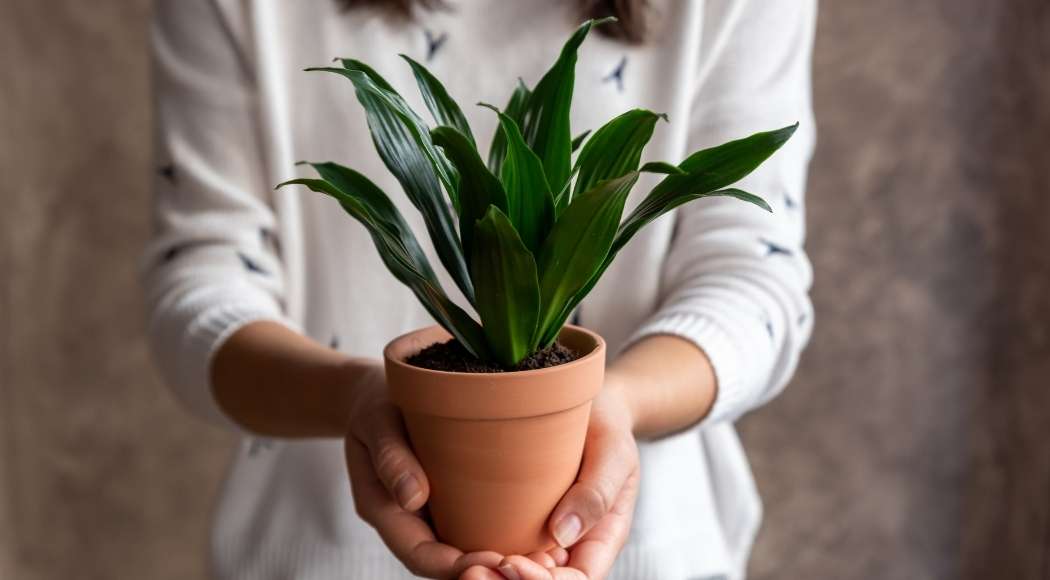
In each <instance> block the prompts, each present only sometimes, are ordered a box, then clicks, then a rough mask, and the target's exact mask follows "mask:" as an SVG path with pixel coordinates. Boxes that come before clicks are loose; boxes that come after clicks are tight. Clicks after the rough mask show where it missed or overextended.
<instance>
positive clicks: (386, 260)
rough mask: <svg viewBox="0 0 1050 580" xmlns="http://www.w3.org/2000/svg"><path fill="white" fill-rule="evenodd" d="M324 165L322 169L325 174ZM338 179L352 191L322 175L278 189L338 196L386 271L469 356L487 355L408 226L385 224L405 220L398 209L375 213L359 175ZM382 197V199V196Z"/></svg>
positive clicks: (472, 325)
mask: <svg viewBox="0 0 1050 580" xmlns="http://www.w3.org/2000/svg"><path fill="white" fill-rule="evenodd" d="M329 169H330V168H326V169H325V170H326V172H328V171H329ZM358 176H359V177H358ZM361 180H364V181H361ZM337 182H338V183H339V184H340V185H342V186H345V187H349V188H351V189H345V190H344V189H343V188H342V187H339V186H337V185H336V184H335V183H331V182H328V181H325V180H323V179H293V180H290V181H286V182H284V183H281V184H279V185H278V186H277V187H284V186H286V185H304V186H306V187H308V188H310V189H311V190H313V191H316V192H318V193H324V194H326V195H329V196H331V197H334V198H335V199H337V200H338V201H339V204H340V205H341V206H342V207H343V209H344V210H345V211H346V212H347V213H348V214H350V216H352V217H353V218H354V219H356V220H357V221H358V222H360V223H361V224H362V225H363V226H365V228H366V229H367V230H368V233H369V235H370V236H371V238H372V242H373V243H374V244H375V246H376V250H377V251H378V252H379V256H380V258H381V259H382V260H383V264H384V265H386V267H387V269H388V270H389V271H390V273H391V274H393V275H394V277H395V278H397V279H398V280H400V281H401V283H403V284H405V285H406V286H408V287H409V288H410V289H411V290H412V292H413V293H414V294H415V295H416V298H418V299H419V301H420V303H421V304H422V305H423V307H424V308H426V310H427V312H429V313H430V315H431V316H433V317H434V319H435V320H436V321H437V322H438V323H439V324H441V326H443V327H444V328H445V329H446V330H448V332H449V333H450V334H452V336H454V337H455V338H456V339H457V340H458V341H459V342H460V343H461V344H462V345H463V347H464V348H466V349H467V350H468V351H469V352H470V353H471V354H473V355H474V356H477V357H479V358H487V357H488V354H489V352H488V346H487V344H486V342H485V336H484V331H483V330H482V328H481V326H480V325H479V324H478V323H477V322H476V321H475V320H474V319H473V318H471V317H470V315H469V314H467V313H466V312H465V311H464V310H463V309H462V308H460V307H459V306H457V305H456V304H455V303H454V302H452V301H451V300H450V299H449V298H448V296H447V295H446V294H445V292H444V290H443V289H442V288H441V284H440V283H439V282H438V280H437V278H436V277H435V276H434V272H433V270H432V269H431V268H430V265H429V264H428V263H427V262H426V257H425V256H423V255H422V252H418V249H419V243H418V242H417V241H416V239H415V236H413V235H412V232H411V230H408V229H407V226H406V228H405V231H404V232H402V231H400V229H399V228H396V227H395V228H391V227H390V226H391V223H401V224H403V223H404V220H403V218H401V216H400V214H399V213H398V212H397V209H396V208H393V207H392V204H391V206H390V208H389V209H391V210H392V211H393V213H394V217H391V216H381V215H377V213H376V211H375V209H376V208H375V207H374V206H375V205H376V204H375V203H374V202H375V199H376V196H375V193H376V192H379V193H380V194H382V191H381V190H379V188H377V187H375V185H374V184H371V182H368V181H367V179H366V178H364V176H361V175H360V174H357V176H349V177H348V176H347V175H345V174H344V175H341V176H338V179H337ZM366 182H367V183H366ZM366 190H372V191H366ZM382 196H383V197H384V198H385V197H386V195H385V194H382ZM387 201H389V200H387ZM378 205H380V206H382V205H384V204H382V203H380V204H378ZM393 230H398V231H396V232H395V231H393ZM417 252H418V254H417Z"/></svg>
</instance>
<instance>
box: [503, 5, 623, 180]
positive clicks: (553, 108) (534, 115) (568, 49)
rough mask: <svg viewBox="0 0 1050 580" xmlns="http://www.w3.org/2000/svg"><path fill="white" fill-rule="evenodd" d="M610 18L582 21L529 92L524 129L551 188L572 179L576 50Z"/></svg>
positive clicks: (524, 133) (522, 129)
mask: <svg viewBox="0 0 1050 580" xmlns="http://www.w3.org/2000/svg"><path fill="white" fill-rule="evenodd" d="M606 21H608V19H603V20H600V21H594V20H588V21H587V22H584V23H583V24H582V25H580V27H579V28H577V29H576V32H575V33H573V35H572V36H571V37H569V40H568V41H567V42H566V43H565V46H564V47H562V50H561V54H560V55H559V56H558V59H557V60H556V61H555V62H554V65H553V66H551V68H550V70H548V71H547V73H546V74H545V75H543V78H542V79H540V82H539V83H537V84H536V88H535V89H534V90H533V91H532V94H531V95H530V96H529V99H528V102H527V103H526V105H525V116H524V120H523V122H522V123H521V131H522V134H523V135H524V136H525V142H526V143H528V144H529V146H530V147H531V148H532V150H533V151H535V152H536V155H537V156H539V158H540V159H541V160H542V161H543V170H544V172H546V174H547V182H548V183H549V184H550V186H551V190H552V191H561V189H562V186H563V185H564V184H565V182H566V181H568V179H569V171H570V165H571V163H570V158H571V155H572V135H571V133H570V131H569V108H570V106H571V105H572V91H573V85H574V83H575V79H576V51H577V50H578V49H579V47H580V44H582V43H583V40H584V39H585V38H586V37H587V33H588V32H590V30H591V27H592V26H594V25H595V24H602V23H604V22H606Z"/></svg>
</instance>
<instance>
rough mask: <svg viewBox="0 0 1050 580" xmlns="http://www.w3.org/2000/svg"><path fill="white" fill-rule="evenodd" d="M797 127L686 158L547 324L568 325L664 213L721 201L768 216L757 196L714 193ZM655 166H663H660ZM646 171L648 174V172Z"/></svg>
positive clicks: (746, 171)
mask: <svg viewBox="0 0 1050 580" xmlns="http://www.w3.org/2000/svg"><path fill="white" fill-rule="evenodd" d="M797 127H798V124H797V123H796V124H795V125H792V126H789V127H785V128H783V129H779V130H777V131H768V132H764V133H757V134H755V135H752V136H751V137H747V138H745V139H740V140H737V141H731V142H729V143H725V144H723V145H720V146H718V147H712V148H710V149H705V150H703V151H698V152H696V153H694V154H693V155H690V156H689V157H688V158H687V159H686V161H684V162H682V164H681V165H679V168H680V169H681V170H682V171H689V173H687V174H685V175H681V174H672V175H668V177H666V178H665V179H664V180H663V181H661V182H660V184H659V185H657V186H656V187H655V188H653V191H651V192H650V193H649V195H648V196H647V197H646V198H645V199H644V200H643V201H642V203H641V204H640V205H639V206H638V207H637V208H635V210H634V211H633V212H631V215H629V216H628V217H627V219H625V220H624V222H623V223H622V224H620V227H619V229H618V230H617V232H616V238H615V240H614V241H613V245H612V248H610V250H609V253H608V255H607V256H606V257H605V260H604V261H603V263H602V265H601V267H600V268H599V269H598V270H597V271H596V272H595V273H594V276H593V277H592V278H591V280H589V281H588V282H587V283H586V284H585V285H584V286H583V287H582V288H581V289H580V290H579V291H577V293H576V295H575V296H573V297H572V298H571V299H570V300H568V301H567V302H566V304H565V306H564V308H563V310H562V312H561V314H559V315H558V316H557V317H555V319H554V320H555V321H554V322H552V323H551V324H552V325H558V327H559V328H560V325H561V324H564V321H565V320H566V319H568V317H569V315H570V314H571V312H572V309H573V308H576V306H577V305H578V304H579V303H580V302H581V301H582V300H583V299H584V297H586V296H587V294H588V293H589V292H590V291H591V290H592V289H593V288H594V285H595V284H597V283H598V280H599V279H600V278H601V276H602V274H604V273H605V270H606V269H607V268H608V267H609V266H610V265H611V264H612V262H613V260H614V259H615V258H616V254H617V253H619V251H620V250H621V249H622V248H623V247H624V246H626V245H627V243H628V242H630V241H631V238H633V237H634V235H635V234H637V233H638V232H639V231H640V230H641V229H642V228H643V227H645V226H646V225H648V224H649V223H651V222H652V221H653V220H655V219H656V218H658V217H660V216H661V215H663V214H664V213H666V212H668V211H670V210H672V209H674V208H676V207H678V206H680V205H682V204H685V203H688V202H690V201H693V200H695V199H700V198H704V197H724V196H728V197H734V198H736V199H739V200H741V201H746V202H748V203H752V204H754V205H757V206H758V207H760V208H762V209H764V210H766V211H772V209H771V208H770V207H769V204H767V203H766V202H765V200H763V199H762V198H761V197H758V196H757V195H754V194H751V193H748V192H746V191H741V190H739V189H731V188H730V189H719V188H722V187H725V186H727V185H729V184H732V183H735V182H736V181H739V180H740V179H742V178H743V177H745V176H747V175H748V174H749V173H751V172H752V171H754V169H755V168H757V167H758V166H759V165H760V164H762V162H764V161H765V160H766V159H768V158H769V157H770V156H771V155H772V154H773V153H774V152H775V151H776V150H777V149H779V148H780V147H781V146H782V145H783V144H784V143H785V142H786V141H787V140H788V139H790V138H791V135H792V134H793V133H794V132H795V129H796V128H797ZM657 163H660V164H661V165H663V164H662V163H661V162H657ZM650 165H653V164H646V167H649V166H650ZM643 169H644V168H643ZM650 169H653V168H651V167H650ZM664 169H666V168H664ZM658 172H660V171H658ZM548 340H554V339H553V337H544V340H543V342H541V344H547V343H548Z"/></svg>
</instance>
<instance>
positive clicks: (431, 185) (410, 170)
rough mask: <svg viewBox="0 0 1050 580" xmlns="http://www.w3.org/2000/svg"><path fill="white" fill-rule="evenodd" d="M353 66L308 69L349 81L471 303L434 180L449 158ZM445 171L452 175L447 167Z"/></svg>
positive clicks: (400, 104)
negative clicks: (350, 67) (339, 76)
mask: <svg viewBox="0 0 1050 580" xmlns="http://www.w3.org/2000/svg"><path fill="white" fill-rule="evenodd" d="M347 62H349V63H350V64H351V65H353V64H355V62H356V61H344V64H345V63H347ZM356 66H358V68H357V69H349V68H321V69H308V70H319V71H323V72H330V73H334V74H338V75H341V76H344V77H346V78H348V79H350V81H351V82H353V84H354V88H355V93H356V95H357V100H358V101H359V102H360V103H361V106H362V107H364V109H365V114H366V116H367V119H368V127H369V129H370V131H371V133H372V141H373V142H374V143H375V147H376V151H377V152H378V153H379V156H380V158H382V160H383V163H385V164H386V166H387V168H388V169H389V170H390V172H391V173H392V174H393V175H394V177H396V178H397V180H398V181H399V182H400V183H401V186H402V187H403V188H404V190H405V194H406V195H407V196H408V198H409V199H410V200H411V201H412V204H413V205H415V206H416V208H418V209H419V211H420V213H422V214H423V220H424V223H425V224H426V227H427V233H428V234H429V235H430V238H431V240H432V241H433V243H434V248H435V249H436V250H437V254H438V257H439V258H440V259H441V263H442V264H443V265H444V266H445V269H446V270H448V272H449V274H450V275H451V276H452V279H453V280H455V282H456V285H457V286H459V288H460V290H461V291H462V292H463V294H464V296H466V297H467V299H468V300H469V301H470V302H471V303H473V302H474V288H473V286H472V285H471V282H470V275H469V274H468V272H467V264H466V260H465V258H464V255H463V252H462V248H461V247H460V245H459V243H458V241H457V239H456V228H455V225H454V223H453V218H452V212H451V211H450V209H449V207H448V204H447V203H445V199H444V196H443V195H442V192H441V184H440V183H439V181H438V175H439V174H440V173H442V171H441V166H442V164H448V160H447V159H445V157H444V156H443V155H442V154H441V153H440V152H439V151H438V150H437V147H436V146H434V143H433V142H432V141H431V138H430V132H429V130H428V128H427V126H426V124H425V123H423V121H422V120H421V119H420V118H419V116H418V115H416V114H415V112H414V111H412V109H411V108H410V107H408V105H407V104H406V103H405V102H404V99H402V98H401V96H400V95H398V94H397V93H394V92H391V91H389V90H387V89H385V88H383V87H384V86H389V83H386V81H382V80H380V81H376V80H375V79H374V76H375V77H378V75H377V74H376V73H375V71H372V70H371V69H369V68H368V67H366V66H364V65H361V64H360V63H356ZM368 71H371V72H368ZM380 78H381V77H380ZM447 173H449V175H450V176H451V175H452V169H451V166H450V165H449V166H448V168H447ZM449 178H451V177H449ZM457 181H458V178H457V179H454V180H453V181H452V182H451V183H446V188H448V190H449V191H450V192H454V191H456V190H457V188H458V184H457Z"/></svg>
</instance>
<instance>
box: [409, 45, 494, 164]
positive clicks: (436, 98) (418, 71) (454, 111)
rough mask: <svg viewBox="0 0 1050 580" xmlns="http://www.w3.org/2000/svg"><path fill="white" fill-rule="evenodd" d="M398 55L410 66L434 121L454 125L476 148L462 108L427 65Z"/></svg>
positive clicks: (439, 123)
mask: <svg viewBox="0 0 1050 580" xmlns="http://www.w3.org/2000/svg"><path fill="white" fill-rule="evenodd" d="M400 56H401V58H403V59H405V61H406V62H408V64H409V66H411V67H412V74H413V75H415V77H416V84H418V85H419V92H420V93H422V95H423V102H425V103H426V105H427V109H429V110H430V114H431V115H433V116H434V121H435V122H436V123H437V124H438V125H448V126H449V127H455V128H456V129H457V130H459V132H460V133H463V136H465V137H466V138H467V140H469V141H470V144H471V145H473V146H474V147H475V148H477V144H476V143H475V142H474V134H473V133H472V132H471V131H470V123H468V122H467V118H466V117H465V116H464V115H463V110H462V109H460V108H459V105H458V104H457V103H456V101H455V100H454V99H453V98H452V97H451V96H449V94H448V90H446V89H445V85H443V84H441V81H439V80H438V79H437V77H435V76H434V75H433V74H431V72H430V71H429V70H427V67H425V66H423V65H422V64H420V63H418V62H416V61H414V60H412V59H411V58H409V57H408V56H406V55H404V54H402V55H400Z"/></svg>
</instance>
